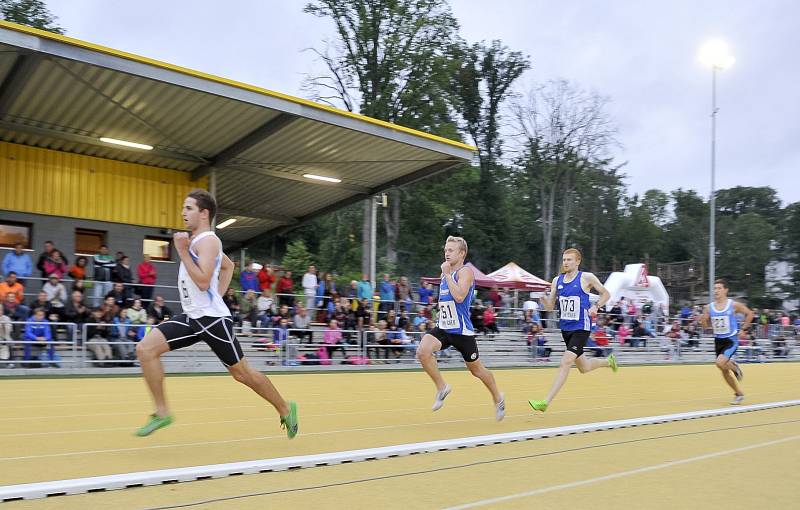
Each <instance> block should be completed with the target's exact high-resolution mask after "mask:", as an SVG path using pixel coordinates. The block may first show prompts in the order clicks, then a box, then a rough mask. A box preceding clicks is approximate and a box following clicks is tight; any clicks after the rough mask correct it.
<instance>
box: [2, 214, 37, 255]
mask: <svg viewBox="0 0 800 510" xmlns="http://www.w3.org/2000/svg"><path fill="white" fill-rule="evenodd" d="M32 237H33V225H32V224H31V223H20V222H18V221H6V220H0V246H4V247H6V248H13V247H14V245H15V244H17V243H22V247H23V248H28V249H30V248H31V238H32Z"/></svg>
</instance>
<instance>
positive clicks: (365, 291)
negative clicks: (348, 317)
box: [356, 273, 373, 310]
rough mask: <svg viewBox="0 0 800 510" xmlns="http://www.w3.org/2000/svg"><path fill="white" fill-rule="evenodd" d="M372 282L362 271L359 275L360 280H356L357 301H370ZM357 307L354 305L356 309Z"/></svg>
mask: <svg viewBox="0 0 800 510" xmlns="http://www.w3.org/2000/svg"><path fill="white" fill-rule="evenodd" d="M372 294H373V290H372V283H370V281H369V275H368V274H367V273H364V274H362V275H361V281H359V282H358V295H357V297H358V301H359V302H363V300H365V299H366V300H367V301H369V302H371V301H372ZM357 309H358V307H356V310H357Z"/></svg>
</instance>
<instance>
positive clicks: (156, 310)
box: [147, 296, 173, 324]
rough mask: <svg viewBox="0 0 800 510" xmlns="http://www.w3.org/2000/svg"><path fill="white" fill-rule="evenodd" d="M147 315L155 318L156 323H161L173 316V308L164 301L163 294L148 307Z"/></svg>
mask: <svg viewBox="0 0 800 510" xmlns="http://www.w3.org/2000/svg"><path fill="white" fill-rule="evenodd" d="M147 315H148V316H149V317H152V318H154V319H155V324H160V323H161V322H162V321H165V320H167V319H169V318H170V317H172V316H173V313H172V310H170V309H169V307H168V306H167V305H166V304H165V303H164V298H163V297H162V296H156V298H155V300H153V302H152V303H150V306H148V307H147Z"/></svg>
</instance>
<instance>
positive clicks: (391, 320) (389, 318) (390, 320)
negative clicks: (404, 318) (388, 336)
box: [383, 309, 397, 326]
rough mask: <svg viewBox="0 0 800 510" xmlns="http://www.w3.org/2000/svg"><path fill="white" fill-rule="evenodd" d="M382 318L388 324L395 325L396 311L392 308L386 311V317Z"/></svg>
mask: <svg viewBox="0 0 800 510" xmlns="http://www.w3.org/2000/svg"><path fill="white" fill-rule="evenodd" d="M383 320H385V321H386V324H387V325H388V326H391V325H393V324H394V325H395V326H396V325H397V312H395V311H394V309H391V310H389V311H388V312H386V317H384V319H383Z"/></svg>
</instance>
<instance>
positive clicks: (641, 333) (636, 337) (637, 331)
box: [631, 316, 656, 347]
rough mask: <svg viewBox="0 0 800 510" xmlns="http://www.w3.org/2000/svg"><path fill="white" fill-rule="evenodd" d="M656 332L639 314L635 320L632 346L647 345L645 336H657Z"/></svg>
mask: <svg viewBox="0 0 800 510" xmlns="http://www.w3.org/2000/svg"><path fill="white" fill-rule="evenodd" d="M655 336H656V335H655V334H653V332H652V331H650V330H649V329H648V328H647V327H646V326H645V324H644V318H643V317H641V316H639V317H637V318H635V319H634V321H633V332H632V333H631V347H639V345H642V346H643V347H647V340H646V338H645V337H651V338H655Z"/></svg>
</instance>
